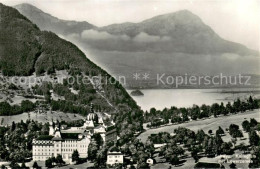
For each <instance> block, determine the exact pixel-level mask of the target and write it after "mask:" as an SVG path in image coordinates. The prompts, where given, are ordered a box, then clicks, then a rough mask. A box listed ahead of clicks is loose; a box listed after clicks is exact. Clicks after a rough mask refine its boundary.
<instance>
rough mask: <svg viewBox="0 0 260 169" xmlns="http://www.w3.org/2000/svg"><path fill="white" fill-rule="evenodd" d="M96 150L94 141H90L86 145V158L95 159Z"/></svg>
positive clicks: (96, 146)
mask: <svg viewBox="0 0 260 169" xmlns="http://www.w3.org/2000/svg"><path fill="white" fill-rule="evenodd" d="M98 150H99V148H98V145H97V143H96V141H91V142H90V144H89V146H88V159H90V160H94V159H96V156H97V152H98Z"/></svg>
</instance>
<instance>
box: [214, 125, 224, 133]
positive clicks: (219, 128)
mask: <svg viewBox="0 0 260 169" xmlns="http://www.w3.org/2000/svg"><path fill="white" fill-rule="evenodd" d="M222 134H225V132H224V130H223V129H222V128H221V127H220V126H219V127H218V130H217V131H216V135H222Z"/></svg>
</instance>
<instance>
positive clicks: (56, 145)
mask: <svg viewBox="0 0 260 169" xmlns="http://www.w3.org/2000/svg"><path fill="white" fill-rule="evenodd" d="M94 133H96V134H100V135H101V137H102V138H103V140H104V141H105V133H106V126H105V125H104V124H103V120H102V117H99V116H98V115H97V114H96V113H94V111H93V109H91V113H89V114H88V115H87V117H86V119H85V122H84V124H83V126H81V127H66V126H64V125H62V126H60V124H55V123H53V122H51V123H50V125H49V135H43V136H39V137H38V138H36V139H33V142H32V144H33V151H32V154H33V160H34V161H45V160H47V159H48V158H49V157H56V156H57V155H58V154H60V155H61V156H62V158H63V160H64V161H65V162H66V163H72V153H73V151H74V150H77V151H78V152H79V156H80V158H87V153H88V146H89V144H90V142H91V136H93V134H94Z"/></svg>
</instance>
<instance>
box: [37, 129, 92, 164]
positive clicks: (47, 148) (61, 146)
mask: <svg viewBox="0 0 260 169" xmlns="http://www.w3.org/2000/svg"><path fill="white" fill-rule="evenodd" d="M90 139H91V137H90V135H89V134H84V133H83V134H78V133H61V132H60V131H59V130H57V131H55V133H54V136H52V135H49V136H40V137H39V138H37V139H34V140H33V152H32V153H33V160H34V161H45V160H47V159H48V158H49V157H56V156H57V155H58V154H60V155H62V158H63V160H64V161H65V162H67V163H71V162H72V158H71V157H72V153H73V151H74V150H77V151H78V152H79V156H80V158H87V152H88V145H89V144H90Z"/></svg>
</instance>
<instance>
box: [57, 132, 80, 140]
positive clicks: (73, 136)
mask: <svg viewBox="0 0 260 169" xmlns="http://www.w3.org/2000/svg"><path fill="white" fill-rule="evenodd" d="M78 135H79V134H78V133H61V137H62V139H72V140H77V139H78Z"/></svg>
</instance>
